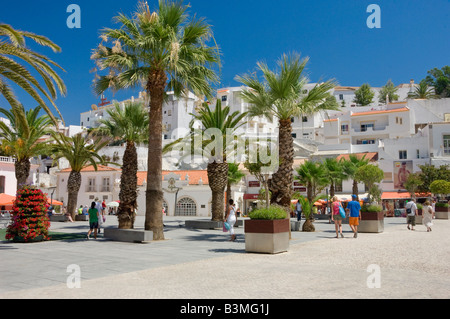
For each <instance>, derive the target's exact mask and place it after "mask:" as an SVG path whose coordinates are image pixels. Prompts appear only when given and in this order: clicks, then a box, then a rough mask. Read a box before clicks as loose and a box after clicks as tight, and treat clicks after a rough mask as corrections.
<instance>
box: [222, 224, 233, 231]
mask: <svg viewBox="0 0 450 319" xmlns="http://www.w3.org/2000/svg"><path fill="white" fill-rule="evenodd" d="M223 225H224V226H225V228H226V229H227V231H229V230H230V228H231V226H230V224H229V223H228V222H224V223H223Z"/></svg>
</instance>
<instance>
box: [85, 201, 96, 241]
mask: <svg viewBox="0 0 450 319" xmlns="http://www.w3.org/2000/svg"><path fill="white" fill-rule="evenodd" d="M96 206H97V203H96V202H92V204H91V208H90V209H89V210H88V214H89V231H88V233H87V235H86V239H90V237H89V236H90V235H91V233H92V231H94V238H95V239H97V230H98V220H99V212H98V209H97V208H96Z"/></svg>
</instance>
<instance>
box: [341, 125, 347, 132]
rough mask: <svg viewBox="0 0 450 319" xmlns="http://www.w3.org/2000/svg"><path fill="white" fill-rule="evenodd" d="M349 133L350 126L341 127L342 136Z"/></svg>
mask: <svg viewBox="0 0 450 319" xmlns="http://www.w3.org/2000/svg"><path fill="white" fill-rule="evenodd" d="M344 133H348V124H342V125H341V134H344Z"/></svg>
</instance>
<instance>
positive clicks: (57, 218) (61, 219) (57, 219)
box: [50, 214, 69, 222]
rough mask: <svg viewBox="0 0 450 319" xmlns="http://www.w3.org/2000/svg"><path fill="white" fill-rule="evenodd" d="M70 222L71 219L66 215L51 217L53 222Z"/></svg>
mask: <svg viewBox="0 0 450 319" xmlns="http://www.w3.org/2000/svg"><path fill="white" fill-rule="evenodd" d="M68 220H69V219H68V218H67V216H66V215H55V214H53V215H51V216H50V221H51V222H66V221H68Z"/></svg>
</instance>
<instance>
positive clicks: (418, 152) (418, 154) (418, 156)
mask: <svg viewBox="0 0 450 319" xmlns="http://www.w3.org/2000/svg"><path fill="white" fill-rule="evenodd" d="M417 158H420V150H417Z"/></svg>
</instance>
